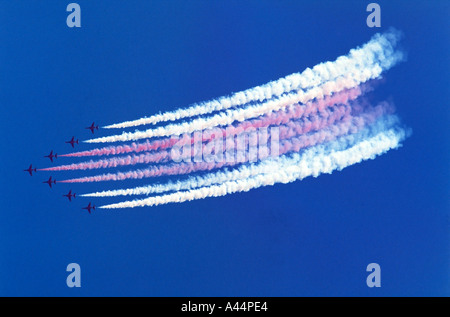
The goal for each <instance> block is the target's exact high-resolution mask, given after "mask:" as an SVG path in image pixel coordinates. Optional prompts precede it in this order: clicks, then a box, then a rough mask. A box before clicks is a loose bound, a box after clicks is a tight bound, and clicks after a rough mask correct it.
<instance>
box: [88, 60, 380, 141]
mask: <svg viewBox="0 0 450 317" xmlns="http://www.w3.org/2000/svg"><path fill="white" fill-rule="evenodd" d="M381 71H382V69H381V67H380V66H379V65H375V66H374V67H373V68H371V69H367V68H366V69H364V70H355V72H356V73H357V74H349V75H347V76H346V77H340V78H338V79H337V80H336V82H327V83H325V84H323V85H321V86H319V87H315V88H312V89H311V90H309V91H307V92H306V93H304V92H296V93H290V94H287V95H285V96H281V97H278V98H275V99H271V100H269V101H266V102H263V103H260V104H255V105H249V106H248V107H246V108H242V109H235V110H226V111H224V112H221V113H219V114H216V115H214V116H212V117H207V118H197V119H194V120H192V121H190V122H183V123H179V124H169V125H166V126H162V127H158V128H155V129H148V130H146V131H135V132H123V133H122V134H120V135H113V136H107V137H101V138H97V139H91V140H86V141H84V142H87V143H108V142H120V141H136V140H140V139H148V138H153V137H165V136H171V135H181V134H183V133H191V132H194V131H201V130H204V129H208V128H213V127H217V126H224V125H229V124H232V123H233V122H234V121H244V120H247V119H252V118H256V117H258V116H260V115H263V114H265V113H269V112H271V111H277V110H280V109H283V108H285V107H287V106H289V105H292V104H295V103H306V102H307V101H310V100H313V99H314V98H318V99H319V98H323V97H324V96H327V95H331V94H332V93H335V92H339V91H342V90H344V89H350V88H354V87H356V86H358V85H359V84H361V83H363V82H366V81H367V80H370V79H374V78H378V77H379V76H380V74H381Z"/></svg>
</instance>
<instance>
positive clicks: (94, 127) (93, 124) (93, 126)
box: [85, 122, 98, 134]
mask: <svg viewBox="0 0 450 317" xmlns="http://www.w3.org/2000/svg"><path fill="white" fill-rule="evenodd" d="M85 129H88V130H91V132H92V134H93V133H94V130H98V125H95V122H92V124H91V126H90V127H87V128H85Z"/></svg>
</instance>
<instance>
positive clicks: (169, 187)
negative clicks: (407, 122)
mask: <svg viewBox="0 0 450 317" xmlns="http://www.w3.org/2000/svg"><path fill="white" fill-rule="evenodd" d="M397 123H398V118H397V117H396V116H392V115H390V116H385V117H384V118H382V119H380V120H378V121H377V122H376V123H375V124H373V125H372V126H369V127H367V128H365V129H363V130H362V131H361V132H359V133H356V134H350V135H346V136H343V137H340V138H339V139H337V140H335V141H332V142H329V143H326V144H322V145H319V146H315V147H312V148H309V149H307V150H305V151H303V152H301V154H299V153H295V154H293V155H290V156H289V155H286V156H282V157H281V158H276V159H274V158H268V159H265V160H263V161H261V162H259V163H256V164H250V165H243V166H241V167H239V168H237V169H234V170H225V171H220V172H215V173H209V174H205V175H202V176H196V177H192V176H191V177H189V178H187V179H186V180H182V181H178V182H169V183H167V184H154V185H149V186H143V187H137V188H131V189H119V190H111V191H104V192H97V193H91V194H85V195H83V196H87V197H112V196H126V195H149V194H155V193H163V192H170V191H179V190H191V189H194V188H199V187H206V186H210V185H213V184H221V183H226V182H230V181H236V180H243V179H244V180H245V179H249V178H252V177H254V176H256V175H263V174H273V173H275V174H276V173H279V172H280V169H281V170H283V169H287V168H290V166H298V165H299V162H300V161H301V160H303V161H307V159H308V160H310V161H308V162H310V163H311V162H313V163H311V164H313V165H314V164H315V163H314V162H315V158H314V157H315V155H316V154H317V155H322V156H326V155H329V154H330V153H332V152H339V151H343V150H345V149H347V148H348V147H350V146H354V145H355V144H358V143H361V142H364V141H365V140H366V139H367V138H368V137H373V136H374V135H380V133H384V131H386V129H389V130H390V131H396V130H395V128H393V127H394V126H395V125H396V124H397ZM397 134H398V135H400V136H401V135H404V132H402V131H400V132H397Z"/></svg>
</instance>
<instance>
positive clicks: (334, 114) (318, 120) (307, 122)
mask: <svg viewBox="0 0 450 317" xmlns="http://www.w3.org/2000/svg"><path fill="white" fill-rule="evenodd" d="M332 109H333V111H325V112H323V113H322V115H321V116H319V115H315V116H311V117H309V118H308V119H306V118H304V119H300V120H298V121H292V122H287V124H286V125H280V126H276V127H277V128H279V130H280V136H279V138H281V139H287V138H291V137H293V136H296V135H299V134H304V133H308V132H310V131H317V130H319V129H321V128H324V127H326V126H329V125H331V124H333V123H334V122H335V121H337V120H341V119H343V118H345V117H346V116H347V117H348V116H350V111H351V108H350V107H349V106H335V107H333V108H332ZM285 121H287V120H285V118H280V116H275V117H274V121H272V122H273V123H280V122H282V123H283V122H285ZM265 123H267V124H264V125H261V126H259V125H258V126H250V127H249V126H246V128H247V130H250V129H249V128H251V127H252V128H260V127H264V126H266V125H270V123H271V122H265ZM239 131H240V132H241V133H242V132H244V130H242V131H241V130H239ZM228 132H229V131H228V130H226V131H225V130H224V131H220V133H219V134H220V136H224V137H225V136H226V134H227V133H228ZM231 132H236V130H233V131H231ZM228 137H229V136H228ZM268 137H269V135H268V134H267V135H266V139H265V140H262V141H264V142H268V140H267V139H268ZM207 138H208V140H209V141H208V142H207V143H206V144H204V145H202V150H201V153H205V149H206V148H210V149H211V150H214V152H215V153H217V152H216V148H215V144H216V143H217V142H216V141H215V140H214V139H213V138H211V135H208V136H207ZM220 141H223V140H219V142H220ZM243 141H244V142H243V146H249V142H250V140H249V138H245V139H244V140H243ZM185 144H186V142H180V144H177V146H178V147H183V146H184V145H185ZM189 144H190V143H189ZM211 146H212V147H211ZM226 146H230V144H229V142H226ZM226 146H225V147H224V148H223V149H222V150H223V151H224V152H225V151H229V150H230V149H228V148H227V147H226ZM235 148H236V142H233V144H232V149H235ZM194 149H195V147H192V150H191V151H189V152H187V151H184V153H183V154H182V156H178V155H177V160H178V161H181V160H185V159H186V158H190V157H193V156H194ZM173 154H174V153H173V152H171V151H166V150H162V151H158V152H157V153H145V154H141V155H129V156H125V157H114V158H111V159H103V160H97V161H93V160H91V161H89V162H82V163H76V164H70V165H61V166H54V167H49V168H42V169H38V170H39V171H69V170H87V169H98V168H112V167H118V166H127V165H136V164H148V163H162V162H166V161H168V160H169V159H171V158H173V157H172V155H173Z"/></svg>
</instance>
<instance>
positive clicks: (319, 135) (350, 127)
mask: <svg viewBox="0 0 450 317" xmlns="http://www.w3.org/2000/svg"><path fill="white" fill-rule="evenodd" d="M383 112H384V108H383V107H376V108H375V110H373V111H371V112H369V113H365V114H363V115H362V116H360V117H354V118H353V120H348V121H347V122H342V123H340V124H338V125H336V126H331V127H330V128H329V129H323V130H319V131H318V132H315V133H313V134H310V135H301V136H300V137H298V138H292V139H290V140H284V141H281V145H280V151H279V152H280V153H279V154H280V155H282V154H285V153H289V152H292V151H295V152H298V151H299V150H300V149H302V148H305V147H309V146H314V145H316V144H319V143H321V142H328V141H330V140H333V139H335V138H336V137H338V136H341V135H345V134H347V133H349V132H352V133H355V132H358V131H360V130H361V129H363V127H364V126H365V125H366V124H370V123H371V122H373V121H374V120H375V119H376V118H377V117H378V116H379V115H381V114H383ZM385 121H386V122H390V121H392V119H389V118H382V119H380V120H378V121H377V122H376V124H375V125H374V127H372V129H380V127H384V125H385V124H386V123H385ZM248 161H249V158H248V157H246V156H245V155H244V156H243V157H237V158H236V159H233V160H232V161H227V160H223V159H222V160H220V161H219V162H215V161H211V162H200V163H198V162H194V163H191V162H188V163H179V164H170V165H161V166H152V167H150V168H147V169H143V170H136V171H128V172H118V173H115V174H112V173H108V174H102V175H96V176H88V177H82V178H75V179H69V180H62V181H59V182H60V183H87V182H101V181H120V180H126V179H142V178H148V177H158V176H163V175H181V174H188V173H191V172H198V171H209V170H212V169H217V168H221V167H224V166H233V165H236V164H239V163H244V162H248Z"/></svg>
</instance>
